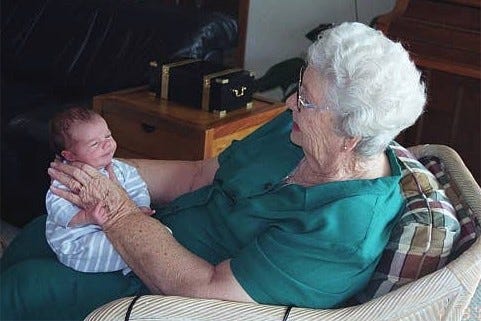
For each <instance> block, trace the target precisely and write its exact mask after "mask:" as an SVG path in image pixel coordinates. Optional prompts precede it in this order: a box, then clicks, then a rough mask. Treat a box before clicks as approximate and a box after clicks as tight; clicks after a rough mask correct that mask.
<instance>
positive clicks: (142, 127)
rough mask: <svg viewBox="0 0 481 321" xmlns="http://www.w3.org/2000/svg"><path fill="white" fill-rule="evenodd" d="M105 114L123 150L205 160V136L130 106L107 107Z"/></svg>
mask: <svg viewBox="0 0 481 321" xmlns="http://www.w3.org/2000/svg"><path fill="white" fill-rule="evenodd" d="M103 116H104V118H105V120H106V121H107V123H108V124H109V127H110V129H111V131H112V134H113V136H114V137H115V139H116V141H117V144H118V146H119V148H120V149H121V150H125V151H127V153H129V152H130V153H131V154H133V155H139V156H144V157H148V158H156V159H184V160H196V159H202V158H203V154H204V149H203V146H204V143H205V135H204V133H203V132H202V131H200V130H197V129H195V128H193V127H189V126H177V125H176V124H173V123H172V122H169V121H166V120H164V119H160V118H156V117H152V116H150V115H148V114H145V113H141V112H139V111H137V110H135V109H134V110H133V109H130V108H122V109H119V108H117V107H109V106H105V107H104V108H103Z"/></svg>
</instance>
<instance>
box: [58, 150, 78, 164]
mask: <svg viewBox="0 0 481 321" xmlns="http://www.w3.org/2000/svg"><path fill="white" fill-rule="evenodd" d="M60 155H62V157H63V158H65V159H66V160H68V161H69V162H73V161H75V155H74V153H72V152H70V151H68V150H63V151H62V152H61V153H60Z"/></svg>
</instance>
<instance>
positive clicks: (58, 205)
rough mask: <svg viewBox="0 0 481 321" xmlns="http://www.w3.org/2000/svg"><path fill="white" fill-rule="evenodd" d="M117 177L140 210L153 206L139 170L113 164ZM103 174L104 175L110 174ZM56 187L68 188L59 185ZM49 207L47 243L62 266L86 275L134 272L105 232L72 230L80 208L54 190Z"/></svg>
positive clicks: (91, 228) (95, 228) (89, 228)
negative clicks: (73, 221)
mask: <svg viewBox="0 0 481 321" xmlns="http://www.w3.org/2000/svg"><path fill="white" fill-rule="evenodd" d="M112 164H113V169H114V173H115V176H117V179H118V181H119V182H120V184H121V185H122V187H123V188H124V189H125V190H126V191H127V194H128V195H129V196H130V198H131V199H132V200H133V201H134V202H135V204H137V206H139V207H140V206H146V207H149V206H150V196H149V192H148V190H147V185H146V184H145V182H144V181H143V180H142V178H141V177H140V175H139V174H138V172H137V170H136V169H135V168H134V167H132V166H130V165H128V164H126V163H123V162H121V161H119V160H116V159H113V160H112ZM100 172H101V173H102V174H104V175H106V176H107V175H108V174H107V170H105V169H102V170H100ZM53 185H54V186H57V187H62V188H66V187H65V186H63V185H61V184H60V183H59V182H58V181H54V182H53ZM45 203H46V207H47V213H48V216H47V223H46V230H45V231H46V232H45V235H46V237H47V242H48V244H49V245H50V247H51V248H52V250H53V251H54V252H55V254H56V255H57V257H58V259H59V260H60V262H62V263H63V264H65V265H67V266H69V267H71V268H73V269H74V270H77V271H82V272H111V271H118V270H122V271H123V273H124V274H127V273H128V272H130V268H129V267H128V266H127V264H126V263H125V262H124V261H123V260H122V258H121V257H120V255H119V254H118V253H117V251H116V250H115V249H114V248H113V246H112V244H111V243H110V241H109V240H108V239H107V237H106V235H105V233H104V232H103V231H102V230H101V228H100V227H99V226H97V225H94V224H89V225H84V226H78V227H69V226H68V224H69V222H70V220H71V219H72V218H73V217H74V216H75V214H77V213H78V212H79V211H80V208H78V207H77V206H75V205H74V204H72V203H70V202H68V201H66V200H65V199H63V198H61V197H59V196H57V195H55V194H53V193H52V192H51V191H50V190H49V191H48V192H47V196H46V199H45Z"/></svg>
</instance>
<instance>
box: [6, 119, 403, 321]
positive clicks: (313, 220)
mask: <svg viewBox="0 0 481 321" xmlns="http://www.w3.org/2000/svg"><path fill="white" fill-rule="evenodd" d="M291 119H292V118H291V115H290V113H289V112H286V113H284V114H282V115H280V116H279V117H277V118H276V119H274V120H273V121H271V122H269V123H268V124H266V125H265V126H263V127H261V128H260V129H258V130H257V131H255V132H254V133H252V134H251V135H250V136H249V137H247V138H245V139H244V140H242V141H239V142H234V143H233V144H232V145H231V147H229V148H228V149H227V150H225V151H224V152H223V153H222V154H221V155H220V156H219V163H220V168H219V170H218V171H217V173H216V176H215V180H214V183H213V184H212V185H209V186H206V187H204V188H201V189H199V190H197V191H195V192H192V193H189V194H186V195H183V196H181V197H179V198H178V199H176V200H175V201H173V202H171V203H170V204H168V205H167V206H164V207H162V208H158V209H157V214H156V217H157V218H159V219H160V220H161V221H163V222H164V223H165V224H167V225H168V226H169V227H170V228H171V229H172V230H173V233H174V237H175V238H176V239H177V240H178V241H179V242H180V243H181V244H183V245H184V246H185V247H187V248H188V249H189V250H191V251H192V252H194V253H196V254H197V255H199V256H201V257H203V258H205V259H206V260H208V261H209V262H211V263H213V264H216V263H219V262H221V261H223V260H225V259H228V258H231V259H232V260H231V269H232V271H233V273H234V276H235V278H236V279H237V280H238V282H239V283H240V284H241V286H242V287H243V288H244V289H245V291H246V292H247V293H248V294H249V295H250V296H251V297H252V298H253V299H254V300H256V301H257V302H260V303H269V304H281V305H295V306H304V307H315V308H319V307H322V308H327V307H335V306H337V305H339V304H341V303H342V302H343V301H344V300H346V299H347V298H349V297H350V296H352V295H353V294H354V293H356V292H357V291H359V290H360V289H361V288H362V287H363V286H364V285H365V284H366V282H367V281H368V279H369V278H370V276H371V274H372V272H373V270H374V268H375V266H376V264H377V262H378V260H379V257H380V254H381V252H382V249H383V248H384V246H385V244H386V242H387V240H388V237H389V233H390V229H391V225H392V223H393V221H394V219H395V217H396V214H397V213H398V211H399V210H400V208H401V206H402V203H403V200H402V196H401V192H400V189H399V179H400V168H399V165H398V163H397V160H396V158H395V156H394V154H393V153H392V151H390V150H388V151H387V152H386V153H387V155H388V156H389V160H390V163H391V170H392V174H393V175H392V176H391V177H386V178H380V179H375V180H354V181H346V182H336V183H329V184H324V185H319V186H314V187H309V188H305V187H301V186H298V185H286V184H284V183H283V179H284V178H285V177H286V176H287V175H288V174H289V173H290V172H291V171H292V170H293V169H294V167H295V166H296V165H297V163H298V162H299V160H300V159H301V158H302V157H303V152H302V149H300V148H299V147H298V146H295V145H293V144H292V143H291V142H290V140H289V135H290V129H291ZM44 235H45V216H42V217H39V218H38V219H36V220H35V221H33V222H32V223H31V224H29V225H28V226H26V227H25V228H24V230H23V231H22V233H21V234H20V235H19V236H18V237H17V238H16V239H15V240H14V241H13V243H12V244H11V246H10V247H9V248H8V249H7V251H6V252H5V253H4V256H3V258H2V260H1V274H0V284H1V287H0V291H1V293H0V297H1V298H2V299H1V300H0V301H1V306H0V317H1V318H0V319H2V320H5V319H8V320H15V319H16V320H24V319H35V320H42V319H43V320H54V319H56V320H81V319H83V318H84V317H85V316H86V315H87V314H88V313H89V312H90V311H92V310H93V309H94V308H96V307H98V306H100V305H102V304H104V303H107V302H109V301H112V300H114V299H117V298H120V297H123V296H131V295H136V294H139V293H141V291H142V289H143V286H142V283H141V282H140V281H139V279H138V278H137V277H136V276H135V275H133V274H130V275H128V276H126V277H125V276H123V275H122V273H121V272H111V273H82V272H77V271H73V270H71V269H69V268H68V267H65V266H63V265H62V264H61V263H59V262H58V261H57V259H56V257H55V255H54V254H53V252H52V251H51V250H50V249H49V247H48V245H47V243H46V241H45V236H44Z"/></svg>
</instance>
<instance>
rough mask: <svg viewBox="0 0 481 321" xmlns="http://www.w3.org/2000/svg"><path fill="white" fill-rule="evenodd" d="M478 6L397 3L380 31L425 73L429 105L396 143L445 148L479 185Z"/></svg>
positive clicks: (475, 1) (428, 0)
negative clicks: (461, 162) (395, 41)
mask: <svg viewBox="0 0 481 321" xmlns="http://www.w3.org/2000/svg"><path fill="white" fill-rule="evenodd" d="M480 9H481V1H479V0H446V1H433V0H398V1H397V3H396V6H395V8H394V9H393V11H392V12H390V13H388V14H386V15H383V16H381V17H379V18H378V19H377V22H376V25H377V27H378V28H379V29H381V30H382V31H383V32H384V33H386V34H387V35H388V37H390V38H392V39H394V40H397V41H400V42H401V43H403V45H404V46H405V47H406V48H407V50H408V51H409V52H410V54H411V57H412V59H413V60H414V62H415V63H416V65H417V66H418V67H419V68H420V69H421V70H422V71H423V76H424V79H425V81H426V84H427V90H428V91H427V94H428V103H427V106H426V111H425V112H424V114H423V115H422V116H421V118H420V119H419V120H418V122H417V123H416V124H415V125H414V126H413V127H411V128H409V129H408V130H406V131H405V132H404V133H403V134H402V135H401V136H400V137H399V138H398V141H399V142H400V143H402V144H404V145H406V146H411V145H417V144H427V143H428V144H444V145H449V146H451V147H453V148H454V149H455V150H456V151H457V152H458V153H459V154H460V155H461V157H462V159H463V161H464V162H465V164H466V166H467V167H468V168H469V169H470V171H471V173H472V174H473V176H474V177H475V178H476V180H477V181H478V183H481V97H480V89H481V85H480V79H481V38H480V23H481V16H480Z"/></svg>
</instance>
